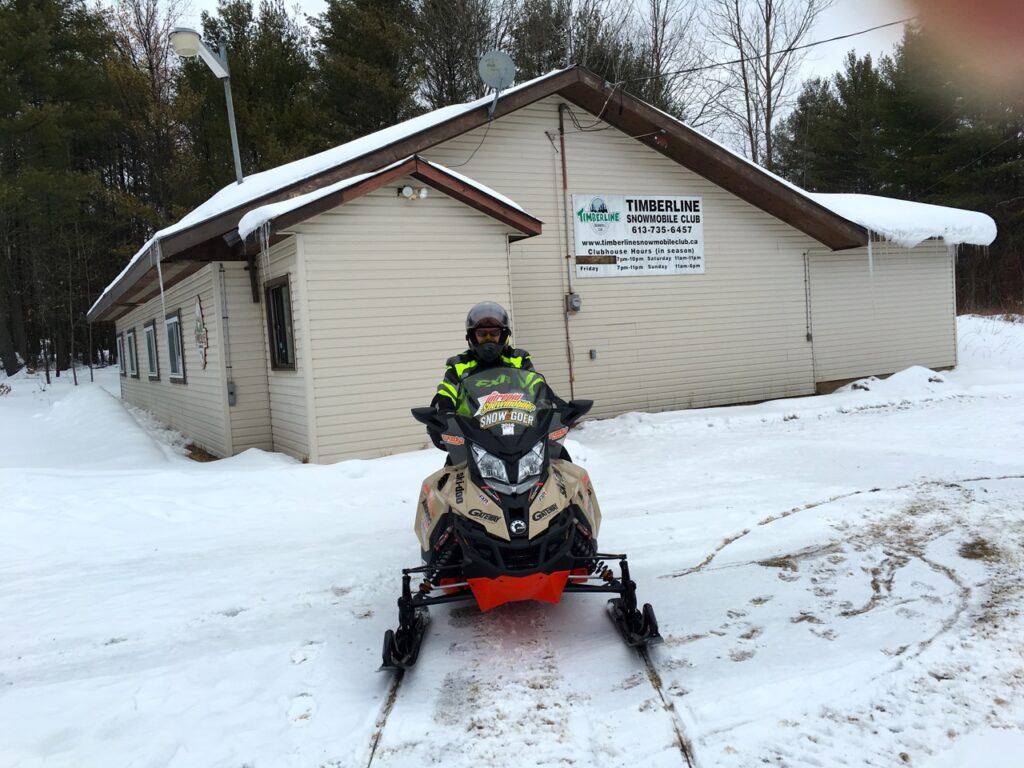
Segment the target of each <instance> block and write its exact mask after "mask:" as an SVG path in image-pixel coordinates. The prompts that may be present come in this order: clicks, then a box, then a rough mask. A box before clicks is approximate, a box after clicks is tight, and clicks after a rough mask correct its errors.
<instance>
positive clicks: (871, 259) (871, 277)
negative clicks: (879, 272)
mask: <svg viewBox="0 0 1024 768" xmlns="http://www.w3.org/2000/svg"><path fill="white" fill-rule="evenodd" d="M873 240H874V233H873V232H871V230H868V285H869V287H870V290H871V314H872V315H877V314H878V309H877V307H876V305H875V252H874V250H873V249H872V245H871V244H872V241H873Z"/></svg>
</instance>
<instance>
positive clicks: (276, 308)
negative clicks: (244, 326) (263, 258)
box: [266, 275, 295, 371]
mask: <svg viewBox="0 0 1024 768" xmlns="http://www.w3.org/2000/svg"><path fill="white" fill-rule="evenodd" d="M266 291H267V333H268V338H269V340H270V367H271V368H273V369H274V370H279V369H285V370H291V371H294V370H295V338H294V335H293V333H292V302H291V297H290V296H289V293H288V276H287V275H285V276H284V277H279V278H277V279H275V280H271V281H269V282H268V283H267V286H266Z"/></svg>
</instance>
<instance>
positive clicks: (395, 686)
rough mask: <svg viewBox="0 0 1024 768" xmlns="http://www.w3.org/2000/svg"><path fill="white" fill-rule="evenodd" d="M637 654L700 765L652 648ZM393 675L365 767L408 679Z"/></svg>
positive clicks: (686, 751) (682, 745)
mask: <svg viewBox="0 0 1024 768" xmlns="http://www.w3.org/2000/svg"><path fill="white" fill-rule="evenodd" d="M637 655H638V656H639V657H640V660H641V661H642V662H643V664H644V671H645V672H646V674H647V680H648V682H650V684H651V687H652V688H653V689H654V690H655V692H657V694H658V699H659V700H660V701H661V708H662V709H663V710H664V712H665V713H666V714H667V715H668V716H669V719H670V720H671V722H672V730H673V732H674V733H675V736H676V746H677V747H678V748H679V752H680V754H681V755H682V757H683V760H685V761H686V765H687V766H688V768H697V762H696V760H695V759H694V756H693V746H692V745H691V743H690V740H689V739H688V738H687V736H686V728H685V726H684V725H683V723H682V719H681V718H680V716H679V713H678V711H677V710H676V707H675V704H674V703H673V702H672V700H671V699H670V698H669V697H668V696H666V695H665V690H664V687H663V685H662V682H661V675H660V674H659V673H658V670H657V668H656V667H655V666H654V662H653V660H652V659H651V655H650V650H649V649H648V648H637ZM392 674H393V678H392V680H391V684H390V685H389V686H388V692H387V694H386V696H385V697H384V703H383V704H382V705H381V710H380V714H379V715H378V717H377V723H376V727H375V728H374V731H373V735H372V736H371V737H370V757H369V759H368V760H367V761H366V768H372V766H373V761H374V758H375V757H376V756H377V747H378V746H380V742H381V739H382V738H383V736H384V729H385V728H386V727H387V724H388V718H389V717H390V716H391V711H392V710H393V709H394V708H395V703H396V702H397V701H398V692H399V690H400V689H401V687H402V680H403V679H404V678H405V670H404V669H399V670H395V671H394V672H392Z"/></svg>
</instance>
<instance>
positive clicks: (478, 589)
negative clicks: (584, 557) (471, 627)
mask: <svg viewBox="0 0 1024 768" xmlns="http://www.w3.org/2000/svg"><path fill="white" fill-rule="evenodd" d="M568 579H569V572H568V571H555V572H554V573H532V574H530V575H529V576H498V577H497V578H494V579H467V580H466V581H467V582H468V583H469V588H470V589H471V590H472V591H473V597H475V598H476V604H477V605H478V606H480V610H481V611H489V610H491V608H496V607H498V606H499V605H504V604H505V603H515V602H520V601H522V600H539V601H541V602H544V603H557V602H559V601H560V600H561V599H562V590H563V589H565V582H566V581H568Z"/></svg>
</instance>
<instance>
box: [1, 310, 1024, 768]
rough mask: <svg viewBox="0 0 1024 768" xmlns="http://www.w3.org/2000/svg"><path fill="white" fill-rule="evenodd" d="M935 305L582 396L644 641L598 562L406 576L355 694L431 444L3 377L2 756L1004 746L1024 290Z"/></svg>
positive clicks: (832, 758)
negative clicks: (952, 362)
mask: <svg viewBox="0 0 1024 768" xmlns="http://www.w3.org/2000/svg"><path fill="white" fill-rule="evenodd" d="M958 334H959V339H960V348H959V360H960V364H961V367H960V368H958V369H957V370H956V371H953V372H942V373H936V372H933V371H926V370H924V369H919V368H918V369H908V370H906V371H902V372H900V373H899V374H897V375H895V376H893V377H891V378H890V379H887V380H885V381H878V380H873V379H868V380H865V381H862V382H859V384H858V387H857V388H852V387H851V388H847V389H846V390H844V391H840V392H837V393H835V394H833V395H829V396H824V397H811V398H802V399H792V400H785V401H777V402H771V403H762V404H760V405H754V406H742V407H734V408H715V409H707V410H701V411H686V412H679V413H662V414H627V415H624V416H621V417H619V418H616V419H609V420H606V421H595V422H590V423H587V424H585V425H584V427H583V428H582V429H580V430H578V431H577V432H574V436H575V439H574V440H571V441H570V442H571V444H570V446H569V447H570V451H571V452H572V455H573V456H574V457H575V458H577V459H578V460H579V461H580V463H582V464H583V465H584V466H586V467H587V469H588V472H590V475H591V477H592V478H593V479H594V483H595V487H596V489H597V492H598V494H599V496H600V498H601V504H602V508H603V510H604V512H605V519H604V522H603V525H602V535H601V544H602V547H607V548H609V549H611V550H613V551H623V552H627V553H629V561H630V566H631V571H632V576H633V578H634V579H635V581H636V582H637V585H638V597H639V599H640V601H641V602H650V603H651V604H653V606H654V608H655V610H656V612H657V615H658V619H659V623H660V626H661V632H662V635H663V637H664V639H665V642H664V643H663V644H662V645H659V646H657V647H655V648H654V649H652V651H651V654H650V657H651V661H652V663H653V665H654V672H653V673H651V672H649V671H648V670H647V669H646V668H645V666H644V664H643V662H642V659H640V658H639V657H638V656H637V654H636V652H635V651H633V650H631V649H628V648H626V647H625V646H624V645H623V644H622V642H621V640H620V638H619V636H618V633H617V632H616V631H615V628H614V626H612V624H611V622H610V621H608V618H607V617H606V615H605V611H604V598H603V597H602V596H589V595H568V596H566V598H565V600H564V601H563V603H562V604H560V605H556V606H548V605H542V604H536V605H534V604H520V605H514V606H507V607H505V608H502V609H499V610H497V611H494V612H491V613H488V614H480V613H479V612H477V611H476V609H475V608H472V607H471V606H468V605H463V606H435V608H433V609H431V613H432V617H433V623H432V625H431V628H430V631H429V634H428V636H427V638H426V641H425V643H424V646H423V651H422V655H421V657H420V660H419V662H418V664H417V666H416V668H415V669H414V670H412V672H410V673H407V674H406V676H405V678H404V680H403V682H402V683H401V687H400V689H399V690H398V692H397V695H396V696H395V697H394V700H393V702H392V703H391V710H390V713H389V714H388V716H387V718H386V722H385V723H384V725H383V727H381V720H382V716H383V714H384V713H385V710H386V709H387V706H388V697H389V692H390V691H391V683H392V681H393V680H394V678H393V677H392V676H391V675H389V674H384V673H379V672H377V667H378V666H379V664H380V649H381V641H382V639H383V633H384V631H385V630H386V629H388V628H389V627H393V626H394V622H395V620H396V618H397V616H396V613H397V611H396V607H395V599H396V597H397V594H398V589H399V587H400V574H401V568H402V567H407V566H409V565H412V564H415V562H416V559H417V557H418V551H417V545H416V540H415V537H414V535H413V533H412V530H411V528H412V519H413V509H414V504H415V502H416V496H417V494H418V491H419V481H420V480H421V479H422V478H423V477H424V476H426V475H428V474H429V473H430V472H431V471H433V470H434V469H435V468H436V467H437V466H438V464H439V463H440V460H441V457H440V454H438V453H437V452H436V451H422V452H416V453H409V454H402V455H396V456H391V457H388V458H386V459H380V460H376V461H349V462H343V463H341V464H337V465H333V466H328V467H321V466H303V465H300V464H298V463H297V462H294V461H292V460H290V459H288V458H286V457H283V456H280V455H275V454H267V453H261V452H259V451H250V452H247V453H245V454H242V455H240V456H236V457H234V458H231V459H227V460H222V461H218V462H214V463H211V464H206V465H198V464H195V463H193V462H190V461H188V460H186V459H184V458H183V457H182V455H181V453H180V451H179V449H178V447H177V446H179V445H180V442H178V441H177V440H176V439H169V438H172V436H170V435H169V433H167V432H166V430H164V431H160V430H159V429H158V428H157V427H156V426H155V425H154V424H153V423H152V422H151V421H148V420H146V419H145V418H144V415H142V414H140V413H139V412H138V411H132V412H130V413H129V412H126V410H125V408H124V406H123V405H122V404H121V403H120V402H119V401H118V400H117V399H115V398H114V397H111V396H109V395H107V394H105V393H104V392H103V391H102V389H100V388H99V387H96V386H92V387H90V386H88V385H86V386H83V387H80V388H78V389H77V390H72V388H71V387H70V382H69V381H68V380H67V379H65V378H64V377H62V380H61V381H60V382H55V383H54V384H53V385H52V386H49V387H47V386H45V385H44V384H43V383H42V382H41V380H40V379H39V378H38V377H36V378H32V377H27V376H24V375H19V376H16V377H14V378H12V379H8V380H6V381H5V383H7V384H9V385H10V386H11V390H12V391H11V392H10V393H9V394H7V395H4V396H0V428H2V429H3V434H4V436H5V437H11V439H6V440H4V441H0V616H2V617H3V619H4V631H3V632H2V633H0V765H2V766H3V768H43V767H45V768H110V767H111V766H115V765H116V766H141V765H147V766H149V765H153V766H161V768H195V767H196V766H204V768H205V767H206V766H216V767H218V768H219V767H220V766H224V768H240V766H250V768H350V766H365V765H367V763H368V762H369V761H370V759H371V753H373V765H374V766H404V765H412V764H414V763H415V764H416V765H417V768H418V767H419V765H421V764H422V763H423V762H426V763H427V764H430V763H432V762H433V763H436V762H444V763H447V764H452V765H465V766H469V765H477V764H479V763H480V761H481V760H489V764H490V765H492V766H494V768H501V767H502V766H509V767H511V766H516V767H517V768H518V766H520V765H522V764H523V762H524V754H526V751H527V750H529V754H530V756H532V755H534V754H536V755H537V756H538V757H537V759H536V760H535V762H538V763H539V764H540V765H559V766H562V765H564V764H565V763H564V762H563V761H566V760H568V761H572V762H574V763H575V764H576V765H580V766H582V765H585V764H591V765H612V766H614V765H617V764H629V765H634V764H635V765H640V764H645V763H650V764H654V765H667V766H674V767H678V766H682V765H685V762H686V761H685V758H684V755H683V753H682V751H681V749H680V747H679V744H680V743H681V742H683V743H685V742H687V741H688V742H690V744H691V745H692V750H693V754H694V763H695V764H699V765H700V766H701V768H748V766H750V765H752V764H755V765H756V764H759V762H760V761H762V760H768V761H769V762H771V763H773V764H776V765H783V766H793V767H798V766H799V767H802V766H816V765H829V766H833V765H834V766H842V765H844V764H845V765H850V766H855V767H856V768H861V767H862V766H865V765H867V766H891V765H904V764H909V765H913V766H918V768H921V766H924V767H925V768H951V766H962V765H969V764H971V763H972V761H980V762H983V763H984V764H985V766H986V768H1011V767H1012V768H1017V766H1018V765H1019V755H1020V754H1022V753H1024V734H1022V732H1024V658H1022V656H1021V651H1020V643H1019V638H1020V637H1021V636H1022V635H1024V562H1022V560H1024V556H1022V552H1024V480H1021V479H1019V477H1020V476H1021V475H1022V474H1024V459H1022V458H1021V450H1020V446H1021V434H1022V433H1024V324H1022V323H1009V322H1001V321H997V320H987V319H980V318H960V319H959V330H958ZM106 374H113V375H112V376H109V375H106ZM98 375H99V378H100V379H103V380H105V381H106V384H105V386H107V387H109V388H112V389H113V390H114V391H116V390H117V389H118V385H119V380H118V377H117V373H116V371H112V372H111V371H106V372H98ZM104 377H106V378H104ZM81 380H84V377H82V378H81ZM140 419H141V423H142V425H143V427H144V428H140V427H139V425H138V423H137V422H138V421H139V420H140ZM875 489H878V490H875ZM659 682H660V692H661V695H660V696H659V693H658V691H659V688H658V687H657V685H656V683H659ZM378 733H379V738H378V739H377V747H376V750H375V751H374V748H373V746H372V745H373V742H374V739H375V735H376V734H378ZM680 734H681V736H680ZM982 756H983V759H982Z"/></svg>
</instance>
